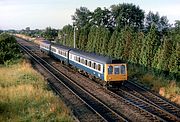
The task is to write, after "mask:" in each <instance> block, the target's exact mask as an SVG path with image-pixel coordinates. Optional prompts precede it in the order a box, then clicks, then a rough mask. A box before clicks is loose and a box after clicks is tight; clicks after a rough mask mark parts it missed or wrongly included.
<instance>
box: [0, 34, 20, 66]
mask: <svg viewBox="0 0 180 122" xmlns="http://www.w3.org/2000/svg"><path fill="white" fill-rule="evenodd" d="M20 56H21V55H20V50H19V48H18V45H17V43H16V39H15V38H14V37H13V36H11V35H9V34H7V33H1V34H0V64H10V63H13V62H15V61H17V59H19V58H20Z"/></svg>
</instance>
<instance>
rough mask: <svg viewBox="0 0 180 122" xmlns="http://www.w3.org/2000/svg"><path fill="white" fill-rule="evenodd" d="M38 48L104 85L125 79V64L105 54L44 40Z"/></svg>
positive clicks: (117, 82)
mask: <svg viewBox="0 0 180 122" xmlns="http://www.w3.org/2000/svg"><path fill="white" fill-rule="evenodd" d="M40 50H41V51H42V52H44V53H46V54H48V55H50V56H52V57H54V58H56V59H58V60H60V61H61V62H64V63H66V64H67V65H70V66H72V67H75V68H76V69H78V70H80V71H81V72H83V73H85V74H88V75H89V76H90V77H94V78H95V79H100V80H101V81H103V82H104V83H103V85H105V86H112V85H113V86H114V85H115V84H116V85H117V84H122V83H124V82H125V81H126V80H127V76H128V75H127V64H126V63H123V62H122V61H120V60H116V59H113V58H110V57H107V56H102V55H98V54H95V53H89V52H85V51H82V50H78V49H75V48H70V47H67V46H63V45H60V44H55V43H51V42H50V41H47V40H44V41H41V42H40Z"/></svg>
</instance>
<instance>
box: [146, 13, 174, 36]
mask: <svg viewBox="0 0 180 122" xmlns="http://www.w3.org/2000/svg"><path fill="white" fill-rule="evenodd" d="M152 24H154V25H155V27H156V29H157V30H158V32H159V34H160V35H161V36H162V35H165V34H166V35H167V32H168V29H169V27H170V24H169V20H168V19H167V17H166V16H162V17H160V15H159V13H158V12H156V14H154V13H153V12H151V11H150V12H149V13H148V14H147V16H146V18H145V31H146V32H149V31H150V28H151V26H152Z"/></svg>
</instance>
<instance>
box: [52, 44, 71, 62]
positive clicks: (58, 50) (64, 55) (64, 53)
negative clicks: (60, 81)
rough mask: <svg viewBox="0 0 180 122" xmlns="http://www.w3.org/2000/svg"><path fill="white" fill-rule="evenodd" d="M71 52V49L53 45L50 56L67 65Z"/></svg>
mask: <svg viewBox="0 0 180 122" xmlns="http://www.w3.org/2000/svg"><path fill="white" fill-rule="evenodd" d="M69 51H70V49H69V48H68V47H65V46H61V45H57V44H52V45H51V47H50V54H51V55H52V56H53V57H55V58H56V59H58V60H60V61H62V62H63V63H64V62H65V63H66V64H68V63H69Z"/></svg>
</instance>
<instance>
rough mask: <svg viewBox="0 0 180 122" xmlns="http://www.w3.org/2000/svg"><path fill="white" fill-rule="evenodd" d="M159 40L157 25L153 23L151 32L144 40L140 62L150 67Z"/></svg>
mask: <svg viewBox="0 0 180 122" xmlns="http://www.w3.org/2000/svg"><path fill="white" fill-rule="evenodd" d="M157 44H158V40H157V34H156V28H155V25H152V27H151V29H150V32H149V33H148V35H147V36H146V37H145V38H144V40H143V46H142V49H141V54H140V64H142V65H144V66H145V67H148V68H150V67H151V65H152V61H153V59H154V55H155V53H156V51H157V49H158V45H157Z"/></svg>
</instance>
